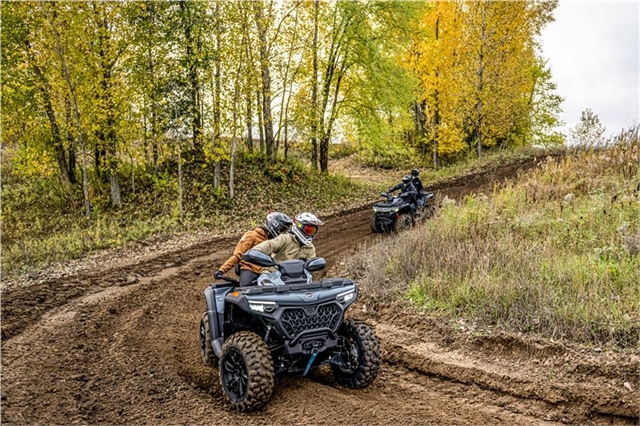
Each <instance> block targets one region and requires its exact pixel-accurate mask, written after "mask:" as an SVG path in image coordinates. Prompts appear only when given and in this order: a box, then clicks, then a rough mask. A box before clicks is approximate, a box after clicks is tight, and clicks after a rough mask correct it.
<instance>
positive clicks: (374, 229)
mask: <svg viewBox="0 0 640 426" xmlns="http://www.w3.org/2000/svg"><path fill="white" fill-rule="evenodd" d="M370 227H371V232H373V233H374V234H377V233H379V232H381V231H380V230H379V229H378V225H377V224H376V217H375V215H374V216H373V219H371V224H370Z"/></svg>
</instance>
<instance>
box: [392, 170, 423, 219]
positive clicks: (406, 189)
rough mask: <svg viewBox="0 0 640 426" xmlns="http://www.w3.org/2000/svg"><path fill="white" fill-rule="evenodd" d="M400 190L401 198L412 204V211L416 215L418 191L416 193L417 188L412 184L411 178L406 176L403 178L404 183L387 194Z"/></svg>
mask: <svg viewBox="0 0 640 426" xmlns="http://www.w3.org/2000/svg"><path fill="white" fill-rule="evenodd" d="M398 189H399V190H400V197H402V198H404V199H405V200H407V201H408V202H409V203H410V204H411V210H413V213H414V214H415V212H416V198H417V196H418V191H416V187H415V186H413V184H412V183H411V176H409V175H404V176H403V177H402V182H400V183H399V184H397V185H395V186H393V187H391V188H390V189H389V190H388V191H387V192H388V193H392V192H394V191H397V190H398Z"/></svg>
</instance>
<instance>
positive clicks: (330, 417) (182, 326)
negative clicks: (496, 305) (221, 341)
mask: <svg viewBox="0 0 640 426" xmlns="http://www.w3.org/2000/svg"><path fill="white" fill-rule="evenodd" d="M532 166H533V163H531V162H530V163H522V164H518V165H512V166H506V167H503V168H500V169H497V170H493V171H490V172H485V173H480V174H476V175H471V176H467V177H465V178H461V179H458V180H452V181H450V182H447V183H444V184H441V185H439V186H438V187H433V188H432V189H434V190H436V192H437V196H438V197H439V198H442V197H444V196H445V195H446V196H448V197H449V198H459V197H460V196H462V195H464V194H467V193H470V192H480V191H490V190H491V188H492V186H493V184H494V183H500V182H502V181H504V179H506V178H509V177H513V176H515V174H516V173H517V172H518V171H520V170H523V169H527V168H530V167H532ZM370 215H371V211H370V207H369V206H363V207H360V208H356V209H354V210H351V211H347V212H343V213H342V214H340V215H338V216H334V217H329V218H326V221H325V222H326V226H324V227H323V228H322V230H321V232H320V233H319V234H318V238H317V239H316V246H317V249H318V252H319V253H321V254H322V255H324V256H325V257H326V258H327V261H328V268H327V270H330V269H331V267H332V266H333V265H335V264H336V262H340V259H341V258H343V257H344V256H347V255H348V254H349V253H350V252H352V251H353V250H355V249H356V248H357V246H358V244H359V243H363V242H366V241H370V240H372V239H374V238H383V237H380V236H378V235H374V234H372V233H371V231H370V230H369V218H370ZM436 220H437V219H436ZM234 244H235V238H215V239H212V240H210V241H207V242H204V243H200V244H197V245H193V246H190V247H185V248H183V249H181V250H177V251H173V252H168V253H163V254H160V255H155V256H154V255H150V256H144V257H141V258H140V259H127V260H125V261H122V262H120V263H118V264H116V265H114V266H110V267H101V266H96V267H95V268H92V269H89V270H85V271H83V272H79V273H77V274H76V275H74V276H67V277H62V278H53V279H51V280H49V281H46V282H44V283H41V284H35V285H32V286H28V287H24V288H18V289H14V290H12V291H6V292H4V294H3V295H2V424H7V425H8V424H36V423H38V424H73V423H88V424H115V423H118V424H221V425H229V424H248V423H251V424H292V423H295V424H382V425H388V424H392V423H393V424H443V423H447V424H491V425H494V424H524V425H528V424H536V425H538V424H558V423H572V424H575V423H582V424H584V423H588V424H637V423H638V415H639V404H640V403H639V402H638V401H639V400H640V392H639V391H638V389H639V388H640V383H639V379H638V371H639V370H638V357H637V356H636V355H628V354H626V355H625V354H615V353H601V352H594V351H589V350H587V349H582V348H578V347H573V346H571V345H567V344H561V343H557V342H555V343H554V342H546V341H542V340H539V341H538V340H535V339H533V338H530V337H529V338H522V337H520V338H519V337H516V336H506V335H503V334H495V335H493V336H489V337H486V336H485V337H478V336H473V335H472V334H470V333H468V332H465V331H464V327H455V328H454V327H452V326H451V324H445V323H442V322H441V321H437V320H434V319H430V318H425V317H418V316H415V315H412V314H409V313H406V312H403V311H402V310H401V309H398V308H397V307H394V306H389V307H385V308H384V309H379V310H375V311H374V310H372V309H371V308H370V306H372V304H371V303H370V301H368V300H367V297H366V295H363V297H362V298H361V300H359V301H358V303H357V305H356V306H355V307H353V308H352V310H351V312H350V314H351V316H354V317H359V318H362V319H365V320H367V321H368V322H369V323H370V324H372V325H373V326H374V328H375V330H376V333H377V335H378V337H379V338H380V341H381V345H382V350H383V366H382V370H381V373H380V375H379V376H378V378H377V379H376V381H375V382H374V383H373V384H372V385H371V386H370V387H369V388H367V389H364V390H350V389H345V388H342V387H340V386H339V385H338V384H336V383H335V382H334V381H333V379H332V377H331V375H330V374H329V373H328V371H325V370H322V369H321V370H319V371H317V372H315V373H314V374H313V375H312V376H311V377H308V378H302V377H299V376H293V375H290V376H287V375H285V376H279V377H278V378H277V379H276V388H275V391H274V395H273V398H272V400H271V401H270V403H269V404H268V405H267V406H266V407H265V408H264V409H262V410H259V411H257V412H253V413H249V414H241V413H236V412H233V411H229V410H227V409H225V408H224V405H223V398H222V393H221V388H220V384H219V379H218V371H217V369H211V368H207V367H205V366H204V365H202V363H201V361H200V355H199V348H198V334H197V325H198V320H199V315H200V312H201V311H202V309H203V307H204V301H203V297H202V292H203V290H204V288H205V287H206V286H207V284H208V283H209V282H210V279H211V276H212V273H213V272H214V270H215V269H216V267H217V266H218V265H220V264H221V263H222V262H223V261H224V260H225V259H226V258H227V257H228V256H229V255H230V253H231V251H232V248H233V246H234Z"/></svg>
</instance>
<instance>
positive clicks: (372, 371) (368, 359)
mask: <svg viewBox="0 0 640 426" xmlns="http://www.w3.org/2000/svg"><path fill="white" fill-rule="evenodd" d="M338 346H339V357H340V359H341V361H342V362H341V363H340V364H337V363H332V364H331V370H332V371H333V376H334V377H335V379H336V380H337V381H338V383H340V384H341V385H342V386H344V387H347V388H351V389H360V388H364V387H367V386H369V385H370V384H371V383H373V381H374V380H375V378H376V376H377V375H378V370H380V343H379V342H378V338H377V337H376V335H375V333H374V332H373V328H371V326H370V325H369V324H366V323H364V322H361V321H356V320H353V319H348V320H345V321H344V322H343V323H342V326H341V327H340V330H339V331H338Z"/></svg>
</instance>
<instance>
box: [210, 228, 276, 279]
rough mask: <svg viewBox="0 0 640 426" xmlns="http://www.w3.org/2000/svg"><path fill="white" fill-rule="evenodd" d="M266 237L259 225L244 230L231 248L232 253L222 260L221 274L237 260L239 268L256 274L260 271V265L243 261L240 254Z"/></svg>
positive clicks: (227, 270)
mask: <svg viewBox="0 0 640 426" xmlns="http://www.w3.org/2000/svg"><path fill="white" fill-rule="evenodd" d="M268 239H269V238H268V236H267V231H265V230H264V228H262V227H261V226H258V227H255V228H253V229H252V230H251V231H247V232H245V233H244V235H243V236H242V238H240V241H238V244H237V245H236V248H235V249H234V250H233V255H231V257H230V258H229V259H228V260H227V261H226V262H224V265H222V266H221V267H220V271H221V272H222V273H223V274H226V273H227V272H229V271H230V270H231V269H233V267H234V266H236V265H237V264H238V262H239V263H240V269H249V270H251V271H253V272H255V273H256V274H259V273H261V272H262V267H261V266H258V265H254V264H252V263H248V262H245V261H244V260H242V255H243V254H245V253H246V252H247V250H249V249H250V248H252V247H253V246H255V245H257V244H260V243H261V242H263V241H266V240H268Z"/></svg>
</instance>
